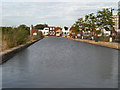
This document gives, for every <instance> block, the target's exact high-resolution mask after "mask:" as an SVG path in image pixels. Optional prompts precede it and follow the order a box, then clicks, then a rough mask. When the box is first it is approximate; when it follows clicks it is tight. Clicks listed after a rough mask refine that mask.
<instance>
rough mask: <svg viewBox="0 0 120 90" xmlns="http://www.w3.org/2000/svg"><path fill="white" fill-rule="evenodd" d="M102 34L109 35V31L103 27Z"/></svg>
mask: <svg viewBox="0 0 120 90" xmlns="http://www.w3.org/2000/svg"><path fill="white" fill-rule="evenodd" d="M102 31H103V34H104V36H110V33H111V31H106V30H105V29H103V30H102Z"/></svg>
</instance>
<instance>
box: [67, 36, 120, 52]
mask: <svg viewBox="0 0 120 90" xmlns="http://www.w3.org/2000/svg"><path fill="white" fill-rule="evenodd" d="M69 39H72V40H75V41H80V42H85V43H89V44H94V45H99V46H104V47H108V48H113V49H117V50H120V43H115V42H103V41H98V42H95V41H93V40H85V39H73V38H69Z"/></svg>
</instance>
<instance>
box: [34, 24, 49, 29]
mask: <svg viewBox="0 0 120 90" xmlns="http://www.w3.org/2000/svg"><path fill="white" fill-rule="evenodd" d="M45 27H48V25H47V24H37V25H36V26H35V27H34V28H35V29H42V30H43V29H44V28H45Z"/></svg>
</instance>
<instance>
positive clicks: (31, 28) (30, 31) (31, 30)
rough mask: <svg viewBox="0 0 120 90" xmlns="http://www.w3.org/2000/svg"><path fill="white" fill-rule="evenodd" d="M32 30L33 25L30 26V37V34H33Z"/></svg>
mask: <svg viewBox="0 0 120 90" xmlns="http://www.w3.org/2000/svg"><path fill="white" fill-rule="evenodd" d="M32 32H33V25H31V26H30V37H32V35H33V33H32Z"/></svg>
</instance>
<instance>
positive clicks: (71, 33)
mask: <svg viewBox="0 0 120 90" xmlns="http://www.w3.org/2000/svg"><path fill="white" fill-rule="evenodd" d="M72 29H73V27H71V28H70V30H69V36H70V37H73V36H75V33H74V34H73V31H72Z"/></svg>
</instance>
